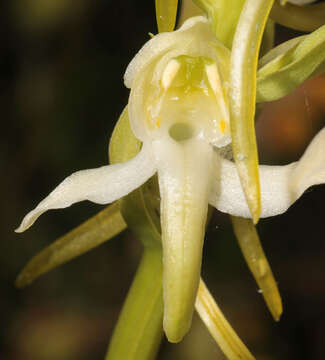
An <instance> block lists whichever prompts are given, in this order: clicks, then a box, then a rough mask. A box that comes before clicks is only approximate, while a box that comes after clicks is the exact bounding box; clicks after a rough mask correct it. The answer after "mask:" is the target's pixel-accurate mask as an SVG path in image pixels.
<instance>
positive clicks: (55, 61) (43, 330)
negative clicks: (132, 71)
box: [0, 0, 325, 360]
mask: <svg viewBox="0 0 325 360" xmlns="http://www.w3.org/2000/svg"><path fill="white" fill-rule="evenodd" d="M0 14H1V15H0V17H1V18H0V20H1V21H0V34H1V41H0V73H1V74H0V110H1V132H0V136H1V141H0V149H1V150H0V161H1V163H0V164H1V177H0V189H1V217H0V219H1V220H0V221H1V227H0V229H1V242H0V270H1V271H0V281H1V296H0V323H1V326H0V359H4V360H22V359H24V360H90V359H91V360H97V359H98V360H101V359H103V358H104V354H105V351H106V348H107V343H108V340H109V338H110V336H111V333H112V330H113V327H114V324H115V322H116V320H117V317H118V314H119V311H120V309H121V306H122V303H123V299H124V298H125V296H126V294H127V290H128V288H129V286H130V283H131V281H132V277H133V275H134V272H135V270H136V267H137V264H138V262H139V257H140V255H141V245H140V244H139V243H138V241H137V240H136V239H135V238H134V237H133V235H132V234H131V233H130V232H129V231H126V232H124V233H123V234H122V235H120V236H118V237H116V238H115V239H113V240H111V241H110V242H108V243H105V244H103V245H102V246H100V247H98V248H97V249H95V250H93V251H91V252H89V253H88V254H86V255H83V256H81V257H80V258H77V259H75V260H74V261H72V262H71V263H69V264H66V265H64V266H62V267H61V268H59V269H56V270H53V271H52V272H50V273H49V274H47V275H45V276H43V277H41V278H40V279H39V280H37V281H35V283H34V284H32V285H31V286H30V287H27V288H26V289H23V290H18V289H16V288H15V287H14V281H15V278H16V276H17V274H18V273H19V271H20V270H21V269H22V267H23V266H24V265H25V263H26V262H27V260H28V259H30V258H31V257H32V256H33V255H34V254H36V253H37V252H38V251H39V250H41V249H42V248H44V247H45V246H47V245H49V244H50V243H52V242H53V241H54V240H55V239H56V238H57V237H59V236H60V235H62V234H64V233H65V232H67V231H69V230H70V229H72V228H74V227H75V226H77V225H79V224H80V223H81V222H83V221H84V220H86V219H87V218H89V217H90V216H91V215H93V214H95V213H96V212H98V211H99V210H100V209H101V207H100V206H98V205H93V204H90V203H86V202H85V203H82V204H78V205H75V206H73V207H71V208H69V209H66V210H63V211H52V212H50V213H48V214H46V215H44V216H42V217H41V218H40V219H39V221H38V222H37V224H36V225H35V226H34V227H33V228H31V229H30V230H28V231H27V232H26V233H24V234H23V235H18V234H15V233H14V232H13V229H14V228H15V227H16V226H17V225H18V223H19V222H20V220H21V219H22V217H23V215H25V213H26V212H27V211H29V210H30V209H31V208H33V207H34V206H35V205H36V203H37V202H38V201H39V200H40V199H42V198H43V197H44V196H45V195H46V194H48V192H49V191H50V190H51V189H52V188H53V187H54V186H55V185H57V184H58V183H59V182H60V181H61V180H62V179H63V178H64V177H66V176H67V175H69V174H70V173H72V172H73V171H76V170H78V169H86V168H92V167H97V166H100V165H103V164H105V163H107V145H108V141H109V137H110V134H111V132H112V129H113V126H114V124H115V122H116V120H117V118H118V116H119V114H120V112H121V111H122V109H123V107H124V106H125V104H126V103H127V98H128V90H127V89H126V88H125V87H124V85H123V78H122V76H123V73H124V71H125V68H126V66H127V64H128V62H129V61H130V60H131V59H132V57H133V56H134V54H135V53H136V52H137V50H138V49H139V48H140V47H141V46H142V44H143V43H144V42H145V41H147V40H148V39H149V35H148V33H149V32H152V33H156V32H157V29H156V24H155V18H154V2H153V1H151V0H146V1H132V0H127V1H120V2H116V1H111V0H96V1H94V0H80V1H74V0H56V1H53V0H23V1H22V0H11V1H6V2H2V5H0ZM297 34H298V33H297V32H293V31H290V30H288V29H285V28H283V27H277V38H276V41H277V43H279V42H282V41H284V40H286V39H288V38H290V37H292V36H295V35H297ZM324 124H325V75H323V76H319V77H317V78H315V79H312V80H309V81H308V82H307V83H306V84H304V85H303V86H302V87H300V88H299V89H297V90H296V91H295V92H294V93H293V94H291V95H290V96H288V97H286V98H284V99H282V100H280V101H278V102H275V103H270V104H266V105H265V106H264V108H263V110H262V112H261V114H260V116H259V119H258V122H257V135H258V143H259V150H260V158H261V160H262V162H264V163H269V164H284V163H288V162H291V161H294V160H297V159H299V156H300V155H301V154H302V152H303V150H304V149H305V147H306V146H307V144H308V143H309V142H310V139H311V138H312V137H313V136H314V134H315V133H317V131H318V130H319V129H320V128H322V127H323V126H324ZM324 151H325V149H324ZM324 206H325V185H321V186H317V187H313V188H312V189H309V190H308V191H307V192H306V193H305V195H304V196H303V198H302V199H300V200H299V201H298V202H297V203H296V204H294V205H293V206H292V207H291V208H290V210H289V211H288V212H287V213H286V214H284V215H281V216H277V217H274V218H270V219H265V220H261V221H260V223H259V225H258V229H259V233H260V235H261V238H262V241H263V246H264V249H265V252H266V254H267V256H268V258H269V261H270V263H271V265H272V269H273V272H274V274H275V277H276V279H277V280H278V284H279V288H280V291H281V294H282V297H283V303H284V313H283V316H282V319H281V321H280V322H279V323H274V322H273V320H272V318H271V316H270V314H269V313H268V311H267V309H266V307H265V305H264V302H263V299H262V296H261V294H259V293H258V287H257V285H256V284H255V282H254V280H253V278H252V276H251V275H250V273H249V271H248V269H247V266H246V264H245V262H244V260H243V258H242V255H241V253H240V250H239V247H238V245H237V243H236V240H235V238H234V235H233V233H232V229H231V224H230V222H229V219H228V217H227V216H226V215H223V214H221V213H217V212H215V213H214V215H213V218H212V221H211V223H210V225H209V228H208V233H207V236H206V241H205V247H204V260H203V270H202V273H203V278H204V279H205V280H206V282H207V284H208V286H209V288H210V289H211V291H212V293H213V295H214V296H215V298H216V300H217V302H218V303H219V305H220V307H221V308H222V310H223V311H224V313H225V314H226V316H227V317H228V319H229V321H230V322H231V324H232V325H233V327H234V328H235V329H236V330H237V331H238V333H239V335H240V337H241V338H242V339H243V340H244V342H245V343H246V344H247V346H248V347H249V348H250V350H251V351H252V352H253V353H254V354H255V355H256V357H257V359H259V360H272V359H277V360H284V359H286V360H289V359H295V360H299V359H313V360H316V359H317V360H318V359H319V360H320V359H325V349H324V345H323V344H324V339H323V338H324V336H323V335H324V332H325V315H324V304H325V242H324V236H325V231H324V213H325V212H324ZM158 358H159V360H166V359H171V360H174V359H175V360H176V359H180V360H192V359H193V360H194V359H207V360H208V359H224V357H223V355H222V354H221V353H220V351H219V350H218V347H217V346H216V345H215V343H214V342H213V340H212V338H211V337H210V335H209V334H208V333H207V331H206V330H205V328H204V327H203V326H202V324H201V322H200V320H198V319H197V318H195V319H194V322H193V327H192V330H191V332H190V333H189V335H187V336H186V338H185V339H184V341H183V342H182V343H180V344H177V345H172V344H167V343H166V342H165V341H164V342H163V344H162V347H161V351H160V353H159V357H158Z"/></svg>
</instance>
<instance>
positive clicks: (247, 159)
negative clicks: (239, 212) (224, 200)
mask: <svg viewBox="0 0 325 360" xmlns="http://www.w3.org/2000/svg"><path fill="white" fill-rule="evenodd" d="M272 5H273V0H266V1H256V0H247V1H246V2H245V4H244V7H243V9H242V12H241V15H240V18H239V21H238V24H237V28H236V33H235V36H234V40H233V47H232V52H231V58H230V91H229V105H230V124H231V136H232V147H233V155H234V159H235V162H236V165H237V170H238V174H239V177H240V181H241V184H242V187H243V190H244V193H245V197H246V201H247V204H248V207H249V209H250V212H251V216H252V218H253V221H254V223H257V222H258V219H259V217H260V213H261V196H260V182H259V172H258V155H257V146H256V138H255V124H254V115H255V99H256V71H257V61H258V55H259V49H260V45H261V40H262V36H263V33H264V28H265V24H266V21H267V18H268V15H269V12H270V10H271V7H272Z"/></svg>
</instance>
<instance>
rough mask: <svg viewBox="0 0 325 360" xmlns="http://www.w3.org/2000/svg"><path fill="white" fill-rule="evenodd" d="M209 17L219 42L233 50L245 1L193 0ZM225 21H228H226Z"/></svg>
mask: <svg viewBox="0 0 325 360" xmlns="http://www.w3.org/2000/svg"><path fill="white" fill-rule="evenodd" d="M193 1H194V3H195V4H196V5H197V6H199V7H200V8H201V9H202V10H203V11H204V12H205V13H206V14H207V16H208V18H209V20H210V21H211V24H212V27H213V31H214V33H215V35H216V37H217V39H218V40H219V41H221V42H222V43H223V44H224V45H225V46H227V47H228V48H229V49H231V46H232V41H233V37H234V34H235V30H236V25H237V22H238V19H239V15H240V12H241V10H242V7H243V4H244V2H245V0H218V1H216V0H193ZM225 19H227V20H226V21H225Z"/></svg>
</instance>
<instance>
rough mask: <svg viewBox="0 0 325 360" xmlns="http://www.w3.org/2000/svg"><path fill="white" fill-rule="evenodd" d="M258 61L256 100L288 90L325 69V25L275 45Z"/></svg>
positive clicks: (280, 94)
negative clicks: (307, 33)
mask: <svg viewBox="0 0 325 360" xmlns="http://www.w3.org/2000/svg"><path fill="white" fill-rule="evenodd" d="M259 65H260V69H259V70H258V73H257V99H256V101H257V102H262V101H273V100H276V99H279V98H281V97H283V96H285V95H287V94H289V93H290V92H292V91H293V90H294V89H295V88H296V87H297V86H299V85H300V84H302V83H303V82H304V81H305V80H307V79H308V78H310V77H312V76H315V75H317V74H320V73H322V72H324V71H325V25H324V26H322V27H320V28H319V29H318V30H316V31H314V32H313V33H311V34H309V35H306V36H300V37H298V38H295V39H292V40H289V41H287V42H285V43H283V44H281V45H279V46H278V47H276V48H274V49H273V50H271V51H270V52H269V53H268V54H266V55H265V56H264V57H263V58H262V59H261V61H260V64H259Z"/></svg>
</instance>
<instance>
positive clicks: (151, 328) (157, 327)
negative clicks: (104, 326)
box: [105, 248, 163, 360]
mask: <svg viewBox="0 0 325 360" xmlns="http://www.w3.org/2000/svg"><path fill="white" fill-rule="evenodd" d="M162 321H163V296H162V253H161V249H159V248H157V249H146V250H145V251H144V253H143V256H142V259H141V262H140V265H139V268H138V270H137V273H136V276H135V278H134V280H133V282H132V286H131V288H130V290H129V293H128V296H127V298H126V300H125V303H124V306H123V309H122V312H121V314H120V316H119V320H118V323H117V325H116V327H115V330H114V334H113V337H112V339H111V342H110V345H109V349H108V352H107V355H106V358H105V359H106V360H118V359H121V360H122V359H123V360H153V359H155V358H156V355H157V352H158V349H159V345H160V342H161V339H162V335H163V328H162Z"/></svg>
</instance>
